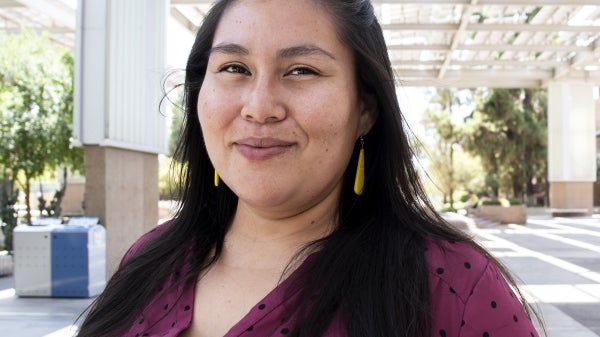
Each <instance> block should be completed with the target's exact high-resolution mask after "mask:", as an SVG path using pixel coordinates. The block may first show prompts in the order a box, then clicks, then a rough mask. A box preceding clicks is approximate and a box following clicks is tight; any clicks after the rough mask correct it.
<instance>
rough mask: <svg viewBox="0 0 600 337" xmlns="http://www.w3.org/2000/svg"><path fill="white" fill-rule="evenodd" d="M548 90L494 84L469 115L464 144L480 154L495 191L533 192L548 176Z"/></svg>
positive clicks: (515, 194) (496, 193)
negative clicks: (534, 184)
mask: <svg viewBox="0 0 600 337" xmlns="http://www.w3.org/2000/svg"><path fill="white" fill-rule="evenodd" d="M546 104H547V103H546V92H545V91H543V90H533V89H494V90H490V91H489V93H488V95H487V97H485V99H484V100H483V101H482V102H481V103H480V104H479V107H478V108H477V109H476V110H475V111H474V113H473V114H472V115H471V116H470V118H469V119H468V126H467V127H466V128H465V129H466V130H467V132H466V133H465V134H466V138H465V143H464V145H465V149H466V150H467V151H469V152H470V153H471V154H473V155H475V156H477V157H479V158H480V159H481V162H482V164H483V167H484V168H485V171H486V177H485V184H486V186H487V188H488V190H489V191H488V192H489V193H491V195H493V196H495V197H498V196H499V195H500V193H501V191H503V192H504V193H505V194H507V195H511V196H512V197H514V198H520V197H521V196H522V195H523V194H527V195H532V194H533V181H534V180H535V181H538V182H542V183H543V182H544V181H546V167H547V163H546V153H547V117H546V111H547V106H546Z"/></svg>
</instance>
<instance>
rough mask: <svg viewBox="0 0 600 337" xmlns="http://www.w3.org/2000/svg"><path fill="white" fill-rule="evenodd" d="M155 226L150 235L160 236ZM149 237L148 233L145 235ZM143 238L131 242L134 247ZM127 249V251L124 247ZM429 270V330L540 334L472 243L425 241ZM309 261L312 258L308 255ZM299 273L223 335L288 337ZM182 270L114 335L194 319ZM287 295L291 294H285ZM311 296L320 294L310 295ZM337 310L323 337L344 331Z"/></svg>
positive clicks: (474, 335)
mask: <svg viewBox="0 0 600 337" xmlns="http://www.w3.org/2000/svg"><path fill="white" fill-rule="evenodd" d="M160 232H161V231H160V230H156V231H154V232H152V233H151V234H150V235H159V233H160ZM148 239H149V238H148V237H147V236H146V239H145V240H148ZM143 241H144V238H142V243H140V242H139V241H138V243H136V244H134V246H133V248H132V250H135V249H137V248H135V247H139V246H140V245H141V244H143ZM128 254H131V251H130V252H128ZM425 255H426V258H427V263H428V266H429V270H430V278H429V284H430V290H431V301H432V302H431V308H432V317H433V322H432V329H433V330H432V333H431V336H435V337H505V336H530V337H539V336H538V334H537V332H536V331H535V329H534V328H533V326H532V323H531V321H530V320H529V319H528V317H527V315H526V314H525V312H524V311H523V309H522V307H521V305H520V303H519V302H518V300H517V299H516V297H515V296H514V294H513V293H512V291H511V289H510V287H509V286H508V285H507V283H506V282H505V280H504V278H503V277H502V276H501V274H500V272H499V270H498V268H496V266H494V265H493V264H491V263H490V262H489V261H488V260H487V259H486V258H485V257H484V256H483V255H481V254H480V253H478V252H477V251H476V250H474V249H473V248H472V247H470V246H468V245H465V244H464V243H461V242H452V243H450V242H441V243H437V242H436V243H433V242H428V245H427V249H426V252H425ZM309 260H310V257H309ZM307 263H310V262H305V263H304V264H303V265H302V266H301V267H300V268H299V270H298V271H297V272H294V273H292V275H291V276H290V277H289V278H288V279H287V280H285V281H283V282H282V283H281V284H280V285H279V286H278V287H277V288H276V289H274V290H273V291H272V292H271V293H269V294H268V295H267V296H266V297H265V298H263V299H262V300H261V301H260V302H258V303H256V305H255V306H254V307H253V308H252V309H251V310H250V312H249V313H248V314H247V315H246V316H245V317H243V318H242V319H241V320H240V321H239V322H238V323H236V324H235V325H234V326H233V327H232V328H231V330H230V331H229V332H228V333H227V334H226V335H225V336H224V337H234V336H236V337H265V336H271V337H273V336H275V337H277V336H280V337H281V336H288V335H291V333H292V328H293V327H294V324H295V318H294V316H290V312H289V308H290V307H291V306H290V305H287V304H290V303H292V302H293V301H294V300H295V299H296V298H297V296H299V293H298V292H289V291H286V290H289V289H288V288H287V285H289V282H292V281H293V279H294V278H295V277H297V275H298V274H299V273H301V271H302V270H303V268H306V264H307ZM185 272H186V270H185V269H184V270H181V271H178V272H177V273H174V274H173V275H172V277H170V278H169V279H168V280H167V281H166V282H165V284H164V285H163V286H161V287H160V289H158V291H157V293H156V295H155V297H154V298H153V299H152V300H150V302H149V304H148V306H147V307H146V308H145V309H144V311H143V313H142V314H141V315H140V316H139V317H138V318H137V319H136V320H135V321H134V324H132V326H131V327H130V328H129V329H128V330H126V331H125V332H124V333H123V334H121V335H120V336H118V337H143V336H153V337H154V336H165V337H176V336H179V335H180V334H181V333H182V331H184V330H185V329H187V328H188V327H189V326H190V324H191V322H192V318H193V312H194V310H193V307H194V291H195V287H194V283H193V282H190V284H187V285H184V284H182V283H180V282H177V279H178V278H180V277H181V275H183V274H184V273H185ZM287 295H291V297H286V296H287ZM314 296H315V298H316V296H318V295H314ZM346 335H347V334H346V333H345V327H344V324H343V321H342V319H341V316H340V313H336V314H335V315H334V318H333V321H332V322H331V324H330V326H329V327H328V328H327V330H326V332H325V334H324V335H323V337H339V336H346Z"/></svg>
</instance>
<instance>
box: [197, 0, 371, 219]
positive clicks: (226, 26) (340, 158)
mask: <svg viewBox="0 0 600 337" xmlns="http://www.w3.org/2000/svg"><path fill="white" fill-rule="evenodd" d="M372 115H373V114H372V112H370V111H368V107H367V106H366V105H365V104H364V102H363V101H362V100H361V99H360V98H359V94H358V92H357V85H356V81H355V78H354V66H353V59H352V54H351V51H350V50H349V48H347V47H346V46H345V45H343V44H342V43H341V42H340V40H339V39H338V36H337V33H336V31H335V29H334V26H333V23H332V22H331V18H330V16H329V15H328V14H327V13H326V11H325V10H323V9H322V8H321V7H318V6H317V5H315V4H314V3H313V2H311V1H304V0H297V1H296V0H294V1H291V0H266V1H265V0H239V1H236V2H234V3H233V4H232V5H231V6H230V8H229V9H227V10H226V12H225V13H224V15H223V17H222V19H221V21H220V23H219V25H218V26H217V30H216V33H215V36H214V40H213V44H212V49H211V51H210V56H209V61H208V68H207V72H206V77H205V79H204V82H203V84H202V87H201V89H200V93H199V97H198V116H199V119H200V125H201V128H202V132H203V134H204V139H205V143H206V148H207V150H208V154H209V156H210V158H211V161H212V163H213V165H214V167H215V168H216V170H217V172H218V173H219V175H220V176H221V179H222V181H224V182H225V183H226V184H227V185H228V186H229V187H230V188H231V189H232V190H233V192H234V193H235V194H236V195H237V196H238V197H239V201H240V203H245V204H246V205H247V206H250V207H253V208H256V209H259V210H262V211H269V212H276V213H277V214H279V215H280V216H289V215H293V214H299V213H301V212H303V211H306V210H307V209H309V208H311V207H313V206H315V205H317V204H319V203H320V202H323V201H324V200H326V199H330V198H338V197H339V193H340V187H341V183H342V178H343V174H344V171H345V169H346V167H347V165H348V162H349V160H350V157H351V155H352V151H353V147H354V144H355V142H356V140H357V139H358V137H359V136H360V135H364V134H365V133H367V131H368V129H369V128H370V127H371V125H372V123H373V118H372ZM330 200H331V199H330Z"/></svg>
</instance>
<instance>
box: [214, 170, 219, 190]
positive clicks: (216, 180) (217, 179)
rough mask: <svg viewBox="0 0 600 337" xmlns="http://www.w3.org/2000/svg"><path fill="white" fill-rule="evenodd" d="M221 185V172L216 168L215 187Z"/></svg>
mask: <svg viewBox="0 0 600 337" xmlns="http://www.w3.org/2000/svg"><path fill="white" fill-rule="evenodd" d="M217 186H219V173H218V172H217V170H215V187H217Z"/></svg>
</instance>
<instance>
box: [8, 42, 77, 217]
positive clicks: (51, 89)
mask: <svg viewBox="0 0 600 337" xmlns="http://www.w3.org/2000/svg"><path fill="white" fill-rule="evenodd" d="M0 45H2V48H0V78H2V83H1V85H0V160H1V161H0V162H1V163H2V164H1V165H2V167H0V169H1V170H2V172H3V173H4V176H6V177H7V179H9V180H10V181H12V182H17V183H18V184H19V185H20V186H21V187H22V188H23V190H24V192H25V198H26V204H27V219H26V220H27V221H28V222H30V221H31V205H30V201H29V192H30V190H31V186H30V184H31V181H32V179H35V178H37V177H39V176H41V175H42V174H43V173H44V172H45V171H47V170H53V169H55V168H57V167H59V166H68V167H70V168H71V169H73V170H75V171H81V170H82V169H83V151H82V149H79V148H72V147H71V146H70V138H71V128H72V118H73V117H72V115H73V57H72V55H71V54H70V53H69V52H68V51H67V50H64V49H62V48H60V47H57V46H56V45H52V44H51V43H50V42H49V40H48V38H47V37H46V36H43V35H36V34H34V33H32V32H28V31H23V33H22V34H19V35H10V34H5V33H0ZM19 176H22V177H24V178H23V179H21V180H20V181H19V180H17V178H18V177H19Z"/></svg>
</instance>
